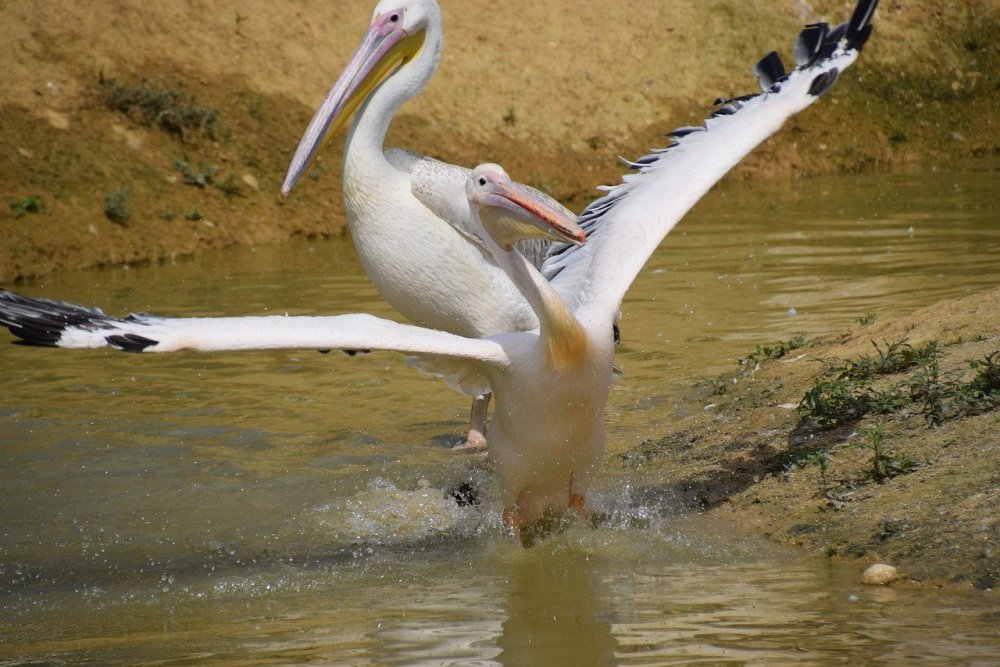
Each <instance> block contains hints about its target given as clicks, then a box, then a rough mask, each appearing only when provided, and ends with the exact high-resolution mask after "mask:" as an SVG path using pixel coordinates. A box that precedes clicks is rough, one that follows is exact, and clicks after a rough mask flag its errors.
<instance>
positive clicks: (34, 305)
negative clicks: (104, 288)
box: [0, 290, 112, 347]
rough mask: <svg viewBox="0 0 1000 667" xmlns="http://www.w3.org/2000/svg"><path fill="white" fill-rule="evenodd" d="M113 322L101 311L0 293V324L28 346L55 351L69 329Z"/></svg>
mask: <svg viewBox="0 0 1000 667" xmlns="http://www.w3.org/2000/svg"><path fill="white" fill-rule="evenodd" d="M111 320H112V318H110V317H108V316H107V315H105V314H104V311H102V310H101V309H100V308H86V307H84V306H78V305H76V304H73V303H67V302H65V301H54V300H52V299H33V298H30V297H25V296H21V295H20V294H16V293H14V292H9V291H7V290H0V324H2V325H3V326H5V327H7V329H9V330H10V332H11V333H12V334H14V335H15V336H17V337H18V338H21V339H23V342H24V343H26V344H28V345H42V346H46V347H52V346H54V345H56V344H58V342H59V339H60V337H62V334H63V331H65V330H66V329H67V328H69V327H81V328H85V329H86V328H93V326H94V325H95V323H97V324H99V323H103V322H108V321H111Z"/></svg>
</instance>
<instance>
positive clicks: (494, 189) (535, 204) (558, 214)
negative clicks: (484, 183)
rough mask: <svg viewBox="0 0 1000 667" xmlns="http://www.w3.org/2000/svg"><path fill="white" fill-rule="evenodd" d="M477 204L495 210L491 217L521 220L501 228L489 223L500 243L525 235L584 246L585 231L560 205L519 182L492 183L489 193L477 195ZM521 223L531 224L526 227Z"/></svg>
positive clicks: (508, 242) (492, 232)
mask: <svg viewBox="0 0 1000 667" xmlns="http://www.w3.org/2000/svg"><path fill="white" fill-rule="evenodd" d="M479 203H480V205H481V206H490V207H492V208H493V209H494V211H493V212H492V214H491V216H490V217H493V218H506V219H508V220H513V221H515V222H516V223H520V224H518V225H516V227H517V228H515V229H506V228H507V227H508V225H503V228H504V229H501V227H500V225H498V224H493V225H490V228H489V231H490V233H491V234H492V235H494V237H495V238H496V237H499V238H496V240H497V242H499V243H500V244H501V245H504V246H508V245H510V243H511V242H513V241H517V240H521V239H524V238H547V239H550V240H553V241H565V242H566V243H572V244H573V245H583V244H584V243H586V241H587V234H586V232H584V231H583V229H582V228H581V227H580V225H578V224H577V223H576V220H574V219H573V217H572V216H570V215H567V214H566V212H565V211H564V210H563V209H562V208H561V207H558V208H557V206H558V205H557V204H556V203H555V202H550V201H546V200H545V199H544V198H542V196H540V195H539V194H538V193H537V192H535V191H534V190H530V189H528V188H527V187H525V186H523V185H520V184H519V183H514V182H513V181H508V182H505V183H502V182H493V183H492V186H491V188H490V190H489V192H486V193H483V194H482V195H480V196H479ZM498 222H499V221H498ZM524 223H527V225H529V226H530V227H528V228H525V227H524Z"/></svg>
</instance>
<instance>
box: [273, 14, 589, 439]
mask: <svg viewBox="0 0 1000 667" xmlns="http://www.w3.org/2000/svg"><path fill="white" fill-rule="evenodd" d="M443 41H444V32H443V29H442V19H441V9H440V7H439V6H438V3H437V1H436V0H382V1H381V2H379V3H378V5H377V6H376V7H375V11H374V14H373V17H372V21H371V24H370V26H369V28H368V33H367V34H366V35H365V37H364V39H363V40H362V42H361V45H360V46H359V47H358V49H357V52H356V53H355V54H354V56H353V58H352V59H351V61H350V63H349V64H348V65H347V67H346V68H345V69H344V71H343V73H342V74H341V75H340V78H339V79H337V82H336V83H335V84H334V85H333V87H332V88H331V89H330V92H329V94H328V95H327V97H326V99H325V100H324V102H323V103H322V105H321V106H320V107H319V109H318V110H317V111H316V114H315V116H314V117H313V119H312V121H311V122H310V124H309V127H308V128H307V129H306V132H305V134H304V135H303V137H302V139H301V141H300V143H299V146H298V149H297V150H296V152H295V155H294V156H293V158H292V161H291V164H290V165H289V167H288V173H287V175H286V176H285V182H284V185H283V186H282V189H281V192H282V195H283V196H284V195H287V194H288V193H289V192H290V191H291V190H292V188H293V187H295V184H296V183H297V182H298V180H299V179H300V178H301V176H302V175H303V174H304V173H305V171H306V169H307V168H308V166H309V164H310V163H311V162H312V160H313V158H314V157H315V156H316V154H317V152H318V151H319V150H320V148H321V147H322V145H323V144H324V143H325V142H326V141H327V140H329V139H330V137H332V136H333V135H334V134H335V133H336V131H337V130H338V129H339V128H340V127H341V126H342V125H343V124H344V123H345V122H346V121H347V119H349V118H350V117H351V114H354V112H355V110H357V113H356V114H354V123H353V125H352V126H351V130H350V133H349V135H348V137H347V142H346V144H345V147H344V169H343V190H344V207H345V209H346V211H347V221H348V225H349V227H350V230H351V238H352V239H353V241H354V245H355V247H356V248H357V251H358V256H359V257H360V260H361V264H362V266H363V267H364V269H365V271H366V272H367V274H368V277H369V278H371V281H372V283H373V284H374V285H375V289H377V290H378V292H379V294H380V295H381V296H382V298H384V299H385V300H386V301H388V302H389V304H391V305H392V306H393V307H394V308H395V309H396V310H398V311H399V312H400V313H402V314H403V315H404V316H406V317H407V318H408V319H409V320H410V321H411V322H413V323H414V324H419V325H422V326H426V327H431V328H433V329H440V330H442V331H449V332H451V333H455V334H459V335H462V336H472V337H475V338H481V337H483V336H489V335H492V334H497V333H502V332H506V331H530V330H532V329H534V328H536V327H537V326H538V321H537V319H536V318H535V315H534V313H533V312H532V310H531V308H530V306H529V305H528V303H527V302H526V301H525V300H524V298H523V297H522V296H521V294H520V292H519V291H518V289H517V288H516V287H515V286H514V285H513V283H512V282H511V281H510V279H509V278H508V277H507V275H506V274H505V273H504V272H503V271H502V270H500V269H499V268H498V267H497V265H496V263H495V262H494V261H492V258H491V257H490V255H489V254H488V253H486V252H484V251H483V249H482V247H481V246H479V244H477V243H474V242H470V240H469V239H468V238H467V237H466V236H465V235H464V233H461V232H465V231H468V230H469V229H470V228H471V227H472V226H474V223H473V221H472V213H471V211H470V210H469V202H468V199H467V198H466V197H465V179H466V176H467V175H468V173H469V170H468V169H466V168H463V167H457V166H455V165H451V164H448V163H445V162H441V161H439V160H435V159H433V158H428V157H425V156H422V155H417V154H415V153H410V152H408V151H404V150H400V149H389V150H388V151H386V150H384V148H383V147H384V143H385V134H386V132H387V131H388V129H389V123H390V122H391V121H392V118H393V116H395V115H396V112H397V111H398V110H399V108H400V107H401V106H402V105H403V104H404V103H405V102H407V101H408V100H410V99H412V98H413V97H415V96H417V95H418V94H419V93H420V92H421V91H422V90H423V88H424V86H426V85H427V82H428V81H429V80H430V78H431V76H432V75H433V74H434V71H435V70H436V69H437V66H438V61H439V60H440V58H441V48H442V44H443ZM522 187H526V186H522ZM539 194H540V193H539ZM548 201H549V204H550V205H551V206H553V207H560V208H561V206H560V205H559V204H558V203H556V202H555V201H554V200H551V199H549V200H548ZM563 210H564V211H565V209H563ZM565 212H566V213H567V214H570V213H569V211H565ZM542 252H543V250H542V249H537V250H536V253H537V254H538V256H537V257H535V258H533V259H534V260H535V261H536V265H538V264H540V261H541V253H542ZM466 376H467V377H466V378H465V380H464V381H463V382H452V383H451V384H452V385H453V386H454V387H455V388H456V389H459V390H460V391H463V392H464V393H467V394H471V395H472V396H473V405H472V411H471V416H470V424H469V434H468V437H467V438H466V444H467V445H469V446H478V445H483V444H485V434H486V431H485V424H486V412H487V406H488V403H489V387H488V385H485V384H483V382H482V378H478V377H476V380H475V381H473V378H474V376H473V375H469V374H466Z"/></svg>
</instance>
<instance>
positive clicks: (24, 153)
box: [17, 146, 35, 160]
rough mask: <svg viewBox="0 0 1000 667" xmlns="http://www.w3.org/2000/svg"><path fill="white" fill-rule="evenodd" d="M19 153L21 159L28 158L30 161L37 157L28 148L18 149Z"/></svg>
mask: <svg viewBox="0 0 1000 667" xmlns="http://www.w3.org/2000/svg"><path fill="white" fill-rule="evenodd" d="M17 153H18V155H20V156H21V157H25V158H28V159H29V160H30V159H32V158H33V157H35V154H34V153H32V152H31V151H29V150H28V149H27V148H21V147H20V146H19V147H18V149H17Z"/></svg>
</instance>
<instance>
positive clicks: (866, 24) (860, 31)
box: [847, 0, 879, 51]
mask: <svg viewBox="0 0 1000 667" xmlns="http://www.w3.org/2000/svg"><path fill="white" fill-rule="evenodd" d="M878 2H879V0H861V2H859V3H858V6H857V7H855V8H854V13H853V14H851V20H850V21H848V23H847V46H848V48H852V49H857V50H859V51H860V50H861V48H862V47H863V46H864V45H865V42H867V41H868V37H869V36H871V33H872V25H871V22H872V17H873V16H875V10H876V9H877V8H878Z"/></svg>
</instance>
